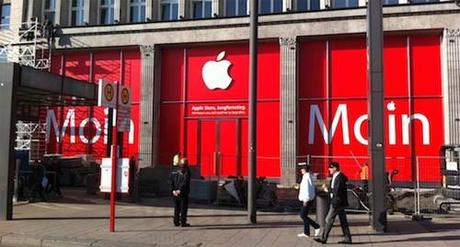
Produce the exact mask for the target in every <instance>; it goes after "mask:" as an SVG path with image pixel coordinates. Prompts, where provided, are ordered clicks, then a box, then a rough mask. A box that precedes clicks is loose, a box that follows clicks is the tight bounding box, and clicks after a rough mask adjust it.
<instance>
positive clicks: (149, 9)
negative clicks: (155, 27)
mask: <svg viewBox="0 0 460 247" xmlns="http://www.w3.org/2000/svg"><path fill="white" fill-rule="evenodd" d="M159 8H160V4H159V1H158V0H146V1H145V19H146V20H148V21H156V20H157V18H155V17H154V16H156V15H155V11H156V10H157V9H159Z"/></svg>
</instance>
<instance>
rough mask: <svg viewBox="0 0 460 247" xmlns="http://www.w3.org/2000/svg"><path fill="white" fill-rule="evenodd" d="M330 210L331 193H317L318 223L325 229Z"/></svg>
mask: <svg viewBox="0 0 460 247" xmlns="http://www.w3.org/2000/svg"><path fill="white" fill-rule="evenodd" d="M328 210H329V193H327V192H324V191H321V192H317V193H316V222H317V223H318V224H319V225H320V226H321V228H324V225H325V220H326V215H327V211H328Z"/></svg>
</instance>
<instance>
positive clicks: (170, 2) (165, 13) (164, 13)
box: [160, 0, 179, 21]
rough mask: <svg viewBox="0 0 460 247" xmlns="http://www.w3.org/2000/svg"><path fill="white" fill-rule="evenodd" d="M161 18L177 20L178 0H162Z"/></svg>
mask: <svg viewBox="0 0 460 247" xmlns="http://www.w3.org/2000/svg"><path fill="white" fill-rule="evenodd" d="M160 9H161V20H162V21H169V20H177V19H178V13H179V3H178V0H161V6H160Z"/></svg>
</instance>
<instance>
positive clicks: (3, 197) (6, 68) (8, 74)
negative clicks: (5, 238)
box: [0, 63, 20, 221]
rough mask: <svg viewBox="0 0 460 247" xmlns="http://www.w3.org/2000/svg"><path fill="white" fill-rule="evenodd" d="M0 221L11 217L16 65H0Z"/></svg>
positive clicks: (17, 69) (17, 73)
mask: <svg viewBox="0 0 460 247" xmlns="http://www.w3.org/2000/svg"><path fill="white" fill-rule="evenodd" d="M0 75H2V82H1V83H0V115H1V116H2V121H0V142H1V143H2V145H0V221H4V220H11V219H12V217H13V214H12V213H13V203H12V202H13V200H12V199H13V169H14V162H15V155H14V140H15V129H16V128H15V124H16V114H15V113H16V93H15V91H16V84H17V81H18V80H19V76H20V75H19V66H18V65H17V64H11V63H4V64H0Z"/></svg>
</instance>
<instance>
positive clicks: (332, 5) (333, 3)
mask: <svg viewBox="0 0 460 247" xmlns="http://www.w3.org/2000/svg"><path fill="white" fill-rule="evenodd" d="M336 1H338V0H331V9H354V8H359V0H344V1H347V2H348V1H357V3H356V4H357V5H356V6H346V7H335V6H334V5H335V2H336Z"/></svg>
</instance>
